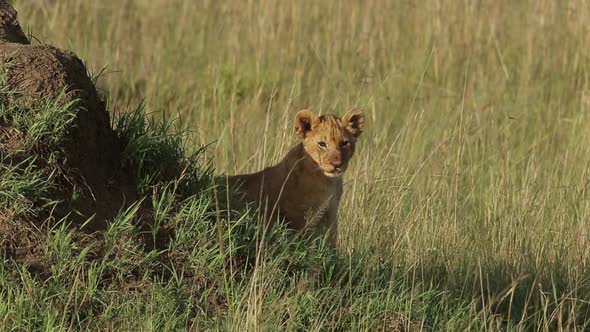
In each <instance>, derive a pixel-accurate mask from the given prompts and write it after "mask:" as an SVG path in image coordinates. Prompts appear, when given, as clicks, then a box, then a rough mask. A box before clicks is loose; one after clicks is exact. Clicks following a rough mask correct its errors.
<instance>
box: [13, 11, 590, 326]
mask: <svg viewBox="0 0 590 332" xmlns="http://www.w3.org/2000/svg"><path fill="white" fill-rule="evenodd" d="M15 7H16V8H17V10H18V11H19V15H20V16H19V17H20V22H21V24H22V25H23V26H24V27H25V30H26V29H27V27H28V28H29V31H31V33H32V34H33V35H34V36H35V37H36V38H38V39H39V40H41V41H43V42H49V43H53V44H55V45H57V46H60V47H63V48H67V49H71V50H73V51H75V52H76V53H77V54H78V55H79V56H80V57H81V58H83V59H84V61H85V62H86V63H87V65H88V66H89V68H90V70H91V71H93V72H99V71H100V70H101V68H103V67H104V66H107V68H106V71H105V73H104V75H102V77H101V79H100V80H99V85H100V86H101V87H103V88H104V89H105V90H108V91H109V93H110V104H111V105H112V108H113V109H115V110H117V111H124V110H127V109H131V108H135V107H136V105H137V104H139V102H140V101H141V100H142V98H144V97H145V98H146V99H147V104H148V107H149V108H150V109H153V110H158V111H163V112H165V113H167V114H168V115H171V116H177V117H178V118H179V123H180V125H181V126H183V127H184V128H188V129H191V130H194V131H195V133H194V146H195V148H197V147H200V146H203V145H205V144H209V143H213V144H212V145H211V147H210V148H209V150H208V152H209V153H210V154H211V157H213V164H214V166H215V168H216V172H217V173H222V172H228V173H236V172H246V171H253V170H258V169H260V168H262V167H264V166H265V165H269V164H271V163H273V162H276V161H278V160H279V159H280V157H281V156H282V154H283V153H284V152H285V151H286V150H287V148H288V147H289V146H290V145H291V144H293V143H294V142H295V136H294V135H293V134H292V117H293V115H294V114H295V112H296V111H298V110H299V109H303V108H312V109H313V110H315V111H316V112H322V113H327V112H334V113H343V112H344V111H345V110H346V109H348V108H349V107H352V106H360V107H362V108H363V109H364V110H365V112H366V114H367V120H368V123H367V125H366V127H367V130H366V132H365V133H364V134H363V136H362V137H361V141H360V146H359V147H358V149H357V154H356V156H355V158H354V162H353V165H352V167H351V168H350V169H349V170H348V171H347V174H346V188H345V196H344V201H343V205H342V206H341V211H340V221H341V226H340V230H341V239H342V241H341V242H342V244H343V246H342V248H341V253H342V254H343V255H348V254H359V253H362V254H363V255H366V256H367V257H370V258H371V259H372V260H373V261H372V262H371V263H370V264H374V265H377V264H379V262H380V261H384V262H387V263H388V264H390V265H391V266H394V267H397V268H399V269H400V271H404V272H405V273H407V278H408V279H409V280H410V283H413V282H415V283H417V284H428V285H433V287H434V288H435V289H439V290H444V291H449V292H451V293H452V294H454V295H456V296H458V297H461V298H463V299H465V300H466V301H469V302H471V301H474V302H475V303H477V304H478V306H479V309H483V310H480V311H477V312H473V313H469V317H467V318H462V319H463V321H472V322H474V323H473V324H476V325H478V326H480V327H481V326H486V325H487V324H488V323H489V322H492V323H489V324H492V325H491V326H492V329H493V324H495V323H493V321H495V320H496V319H497V320H498V321H504V322H505V324H506V325H505V326H507V327H515V328H517V329H518V328H522V329H524V328H526V327H530V326H536V327H539V328H541V329H573V328H574V327H576V326H577V328H578V329H583V327H582V325H581V324H583V321H584V320H587V319H588V302H587V299H588V298H590V280H589V279H588V275H589V273H588V272H589V270H588V269H589V264H590V240H588V239H589V238H590V237H589V235H590V234H589V233H590V232H589V227H590V225H589V223H588V220H589V216H590V206H589V203H588V181H589V179H590V177H589V175H590V174H589V172H588V165H589V162H590V150H589V149H590V145H589V144H586V142H588V141H589V140H590V137H589V134H588V133H589V132H590V125H589V123H590V121H589V120H590V119H589V118H590V116H589V114H590V113H589V112H590V91H589V90H588V89H589V86H588V84H589V78H590V75H589V73H590V56H589V55H588V52H587V50H588V49H589V47H590V37H589V36H590V34H588V30H587V26H588V25H587V22H588V21H589V19H590V17H589V15H590V8H589V4H588V3H586V2H584V1H570V2H567V3H566V2H562V1H549V0H543V1H521V2H518V3H516V2H513V1H495V2H492V1H487V2H486V1H483V2H470V1H447V2H443V1H432V2H424V3H420V2H409V1H370V2H366V1H346V2H344V1H311V0H309V1H308V0H305V1H294V2H272V1H258V2H242V1H229V2H217V1H188V0H171V1H163V0H153V1H140V0H124V1H100V2H98V1H93V2H91V1H75V0H66V1H15ZM261 273H262V272H261ZM269 278H271V279H269V280H272V278H273V277H272V276H270V277H269ZM269 282H270V281H269ZM263 285H264V284H262V285H260V284H258V285H256V286H257V287H260V288H264V286H263ZM417 296H418V295H417ZM252 301H254V299H252ZM248 303H251V301H250V302H248ZM233 309H235V315H234V316H231V317H235V318H234V320H231V322H228V324H229V325H231V324H234V323H235V324H238V323H237V322H238V321H242V319H243V318H244V317H246V318H248V319H247V320H246V321H247V322H248V324H254V323H255V322H256V320H257V319H260V320H262V318H261V317H263V316H261V315H260V313H259V312H258V311H256V310H262V309H261V308H259V307H247V308H246V309H244V308H242V307H239V306H238V307H235V308H233ZM249 310H254V311H252V312H251V311H249ZM496 314H497V315H498V316H495V315H496ZM475 322H484V323H483V324H478V323H475ZM322 323H325V324H322ZM271 325H272V324H271ZM320 325H322V326H329V325H327V323H326V322H318V326H320ZM247 327H248V328H251V329H257V328H261V327H260V326H259V325H253V326H250V325H248V326H247ZM359 328H360V327H359ZM236 329H237V328H236Z"/></svg>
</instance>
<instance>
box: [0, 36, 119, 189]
mask: <svg viewBox="0 0 590 332" xmlns="http://www.w3.org/2000/svg"><path fill="white" fill-rule="evenodd" d="M0 63H2V64H5V65H4V66H3V68H2V69H0V75H5V79H6V83H7V84H8V86H10V87H11V88H12V89H13V91H14V93H15V96H16V98H18V99H19V102H21V103H26V104H32V105H34V104H35V103H39V102H46V101H47V100H57V99H58V98H60V96H61V95H62V93H63V92H64V91H65V92H66V94H65V96H63V97H61V98H60V102H62V103H64V104H67V103H69V102H71V101H73V100H79V107H80V109H81V111H80V112H79V113H78V117H77V119H76V123H75V126H74V128H73V130H72V132H71V137H70V139H69V143H70V144H69V145H70V146H68V147H67V151H68V158H69V160H68V163H69V164H68V166H70V167H72V168H75V169H78V170H79V171H80V173H81V175H82V177H83V178H84V179H85V180H86V181H87V182H88V184H89V185H95V184H101V183H104V182H105V181H106V180H108V179H109V178H111V177H113V175H114V174H113V172H114V171H115V170H116V169H117V166H118V163H119V161H120V153H121V144H119V143H118V140H117V137H116V135H115V133H114V132H113V130H112V129H111V125H110V120H109V114H108V113H107V112H106V110H105V105H104V103H103V102H102V100H101V99H100V97H99V95H98V93H97V91H96V88H95V87H94V84H93V83H92V81H91V80H90V78H89V77H88V75H87V73H86V68H85V67H84V64H83V63H82V61H81V60H80V59H79V58H78V57H76V56H75V55H74V54H73V53H71V52H64V51H61V50H59V49H57V48H55V47H52V46H47V45H35V46H33V45H23V44H16V43H3V44H0Z"/></svg>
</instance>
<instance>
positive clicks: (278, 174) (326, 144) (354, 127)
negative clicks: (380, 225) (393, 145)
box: [227, 110, 365, 246]
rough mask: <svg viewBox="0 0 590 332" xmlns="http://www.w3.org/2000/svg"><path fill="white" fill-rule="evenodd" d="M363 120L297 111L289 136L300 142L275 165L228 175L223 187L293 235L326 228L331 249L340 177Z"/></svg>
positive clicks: (359, 114)
mask: <svg viewBox="0 0 590 332" xmlns="http://www.w3.org/2000/svg"><path fill="white" fill-rule="evenodd" d="M364 121H365V118H364V115H363V113H362V112H361V111H358V110H351V111H348V112H346V113H345V114H344V115H343V116H342V117H337V116H334V115H321V116H316V115H314V114H313V113H312V112H310V111H307V110H304V111H300V112H298V113H297V115H296V116H295V133H296V134H297V136H299V139H300V140H301V142H300V143H298V144H297V145H296V146H295V147H293V148H292V149H291V150H290V151H289V152H288V153H287V155H286V156H285V157H284V158H283V160H282V161H281V162H279V163H278V164H277V165H274V166H271V167H268V168H265V169H264V170H262V171H260V172H257V173H253V174H243V175H235V176H229V177H228V178H227V181H228V184H229V185H230V186H232V187H234V188H236V190H237V191H238V192H239V193H241V194H242V195H243V196H242V197H241V201H242V202H243V201H247V202H254V203H257V204H259V205H260V208H261V210H263V211H265V212H266V216H267V217H268V218H269V220H275V219H276V217H277V216H279V217H281V218H284V219H285V221H286V222H287V225H288V226H289V227H290V228H293V229H296V230H299V231H306V230H309V229H312V228H315V227H316V226H319V227H326V228H328V231H329V237H330V241H331V242H332V244H333V245H334V246H335V245H336V241H337V236H338V230H337V228H338V225H337V224H338V205H339V204H340V197H341V196H342V174H343V173H344V171H345V170H346V168H347V166H348V161H349V160H350V158H352V155H353V153H354V148H355V143H356V141H357V139H358V137H359V136H360V134H361V132H362V130H363V124H364Z"/></svg>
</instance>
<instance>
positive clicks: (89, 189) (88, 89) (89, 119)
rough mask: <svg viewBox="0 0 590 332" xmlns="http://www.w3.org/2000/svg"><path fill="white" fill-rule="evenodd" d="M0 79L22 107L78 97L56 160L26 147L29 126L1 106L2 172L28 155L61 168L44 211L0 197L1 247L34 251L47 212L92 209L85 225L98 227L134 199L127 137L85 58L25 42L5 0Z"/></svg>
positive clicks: (38, 108)
mask: <svg viewBox="0 0 590 332" xmlns="http://www.w3.org/2000/svg"><path fill="white" fill-rule="evenodd" d="M0 83H1V84H0V88H1V91H0V104H2V105H20V106H22V107H21V108H20V109H22V110H25V112H28V110H31V112H43V111H44V110H45V109H46V108H44V105H47V103H48V101H55V102H57V103H58V104H59V105H68V104H70V103H75V113H73V114H75V118H74V119H73V121H72V123H71V125H69V126H68V128H67V132H66V134H65V136H66V137H65V139H63V141H60V144H61V146H60V147H59V148H60V151H62V152H63V153H61V154H59V157H57V158H58V160H49V159H50V158H54V159H55V158H56V157H54V156H51V157H48V156H44V155H43V151H38V150H35V149H31V148H30V147H29V148H28V147H27V146H26V143H27V133H26V132H23V131H22V130H19V129H17V128H16V127H15V124H14V123H13V119H12V118H11V115H10V113H8V115H7V113H6V112H5V113H4V116H3V115H2V113H0V157H1V158H0V176H1V175H2V174H4V173H2V171H3V169H2V167H5V168H4V169H6V167H9V168H10V167H14V165H17V164H18V163H19V162H22V161H23V160H30V158H29V157H39V158H36V159H35V161H34V164H35V165H34V166H35V167H40V168H42V167H45V166H46V165H49V164H52V165H55V164H57V165H58V166H57V169H59V172H58V173H59V174H58V175H55V174H48V176H52V177H57V178H58V179H57V180H55V181H54V182H55V183H57V185H56V186H55V187H54V188H51V193H50V195H53V196H52V197H51V199H54V200H55V201H61V202H62V203H60V204H58V205H57V206H55V207H54V208H52V209H51V211H48V212H47V215H41V216H34V217H26V218H24V217H23V216H12V215H11V212H10V211H3V210H2V205H1V204H0V252H2V251H4V252H5V253H9V255H11V254H10V253H12V255H11V256H15V255H16V256H21V257H23V255H24V256H26V255H27V253H28V254H30V253H32V252H34V250H36V249H34V247H35V244H36V243H39V241H38V240H39V239H38V236H37V235H39V234H42V233H43V231H40V229H41V228H40V225H41V224H42V223H44V222H45V220H47V218H49V217H51V218H52V219H53V220H57V219H59V218H61V217H63V216H66V215H70V216H72V215H78V216H79V217H80V220H86V218H88V217H90V216H93V215H94V216H95V219H94V222H93V225H92V224H91V225H90V226H89V228H90V229H99V228H103V227H104V225H105V224H106V222H107V221H108V220H109V219H111V218H112V217H113V216H114V215H115V214H116V213H117V212H118V211H119V210H120V209H121V208H123V206H124V205H127V204H129V203H131V202H133V201H134V200H135V199H136V198H137V194H136V193H135V192H134V191H133V188H134V187H133V186H131V185H130V184H129V181H130V180H129V179H128V177H127V176H126V172H125V171H124V170H123V169H122V168H121V164H122V162H121V158H122V151H123V148H124V143H123V142H121V139H119V137H118V136H117V134H116V133H115V131H114V130H113V129H112V128H111V123H110V118H109V113H108V112H107V111H106V108H105V103H104V102H103V100H102V99H101V96H100V95H99V94H98V92H97V90H96V88H95V86H94V83H93V82H92V79H91V78H90V77H89V76H88V73H87V71H86V67H85V66H84V64H83V63H82V61H81V60H80V59H79V58H78V57H77V56H76V55H75V54H73V53H71V52H67V51H62V50H60V49H57V48H55V47H52V46H48V45H30V44H29V41H28V40H27V38H26V37H25V35H24V34H23V32H22V30H21V28H20V27H19V24H18V22H17V20H16V11H15V10H14V9H13V8H12V7H11V6H10V5H8V4H7V3H6V2H5V1H4V0H0ZM31 114H32V115H31V116H30V117H29V118H30V119H32V121H36V120H34V119H37V117H39V114H33V113H31ZM41 117H42V115H41ZM46 117H47V116H46ZM27 158H29V159H27ZM44 158H45V160H44ZM0 189H1V188H0ZM0 203H1V202H0ZM75 218H77V217H75ZM35 223H37V224H36V225H35ZM15 230H18V232H17V231H15ZM19 250H20V252H22V253H20V254H19Z"/></svg>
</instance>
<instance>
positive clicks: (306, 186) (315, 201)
mask: <svg viewBox="0 0 590 332" xmlns="http://www.w3.org/2000/svg"><path fill="white" fill-rule="evenodd" d="M285 189H288V192H287V193H286V194H287V195H285V196H284V199H283V200H282V202H281V213H282V214H284V215H285V216H286V217H287V218H288V219H289V221H290V222H291V223H292V224H293V225H292V226H294V227H295V228H301V227H303V226H305V225H306V224H309V223H310V222H312V223H321V220H323V219H324V218H325V216H326V215H327V214H328V213H330V212H334V213H335V210H337V209H338V202H339V200H340V194H341V191H342V182H341V180H339V179H337V180H334V181H329V182H328V181H307V182H300V181H296V180H295V181H292V182H291V183H289V186H288V188H285ZM332 210H334V211H332Z"/></svg>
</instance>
